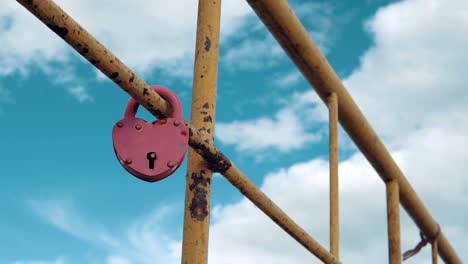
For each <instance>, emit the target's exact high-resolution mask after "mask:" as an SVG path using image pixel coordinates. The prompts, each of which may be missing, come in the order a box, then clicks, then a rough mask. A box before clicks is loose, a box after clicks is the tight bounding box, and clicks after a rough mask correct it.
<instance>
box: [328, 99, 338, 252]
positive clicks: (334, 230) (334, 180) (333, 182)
mask: <svg viewBox="0 0 468 264" xmlns="http://www.w3.org/2000/svg"><path fill="white" fill-rule="evenodd" d="M328 112H329V137H330V142H329V144H330V253H331V254H332V255H334V256H335V257H336V258H337V259H339V247H340V220H339V217H340V216H339V215H340V213H339V211H340V210H339V189H338V188H339V186H338V96H337V95H336V93H332V94H331V95H330V96H329V97H328Z"/></svg>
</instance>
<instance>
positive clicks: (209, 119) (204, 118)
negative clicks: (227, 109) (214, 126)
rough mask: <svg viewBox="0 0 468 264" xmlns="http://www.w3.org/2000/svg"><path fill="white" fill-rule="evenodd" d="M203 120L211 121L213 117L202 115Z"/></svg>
mask: <svg viewBox="0 0 468 264" xmlns="http://www.w3.org/2000/svg"><path fill="white" fill-rule="evenodd" d="M203 122H210V123H213V119H212V118H211V116H210V115H209V116H205V117H203Z"/></svg>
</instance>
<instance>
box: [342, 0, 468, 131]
mask: <svg viewBox="0 0 468 264" xmlns="http://www.w3.org/2000/svg"><path fill="white" fill-rule="evenodd" d="M467 12H468V2H467V1H463V0H461V1H449V2H447V1H435V0H431V1H423V0H411V1H401V2H398V3H395V4H392V5H391V6H389V7H386V8H383V9H380V10H379V11H378V12H377V14H376V15H375V16H374V17H373V18H372V19H371V20H370V21H369V22H368V23H367V28H368V29H369V30H370V31H371V32H372V34H373V35H374V39H375V46H374V47H372V48H371V49H370V50H368V51H367V52H366V53H365V54H364V56H363V57H362V58H361V66H360V67H359V68H357V69H356V70H355V71H354V72H353V73H352V75H351V76H350V77H349V78H347V79H346V80H345V85H346V86H347V87H348V88H349V90H350V92H351V94H352V95H353V97H354V98H355V99H356V101H357V103H358V105H360V106H361V108H362V110H363V112H364V113H365V115H366V116H367V117H368V118H369V119H370V121H371V123H372V124H373V125H374V126H375V127H376V128H377V130H378V132H379V134H382V135H384V136H386V137H389V138H390V137H391V138H396V137H404V136H405V135H407V134H408V133H409V132H412V131H415V130H417V129H422V128H424V127H426V126H432V125H433V124H436V123H441V122H444V120H445V119H447V118H448V119H451V118H452V117H453V116H454V115H463V114H464V113H467V112H468V109H467V107H466V105H467V104H466V102H467V101H468V90H467V89H466V76H467V75H468V70H467V67H465V65H466V63H467V61H468V53H467V52H466V48H465V47H466V46H467V45H468V37H467V35H466V34H465V33H466V32H467V31H468V20H467V18H466V17H467V16H466V14H467Z"/></svg>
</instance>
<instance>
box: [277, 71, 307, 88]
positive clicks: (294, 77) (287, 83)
mask: <svg viewBox="0 0 468 264" xmlns="http://www.w3.org/2000/svg"><path fill="white" fill-rule="evenodd" d="M302 78H303V77H302V73H301V72H300V71H299V70H298V69H294V70H293V71H291V72H289V73H287V74H286V75H284V76H281V77H279V78H277V79H276V80H274V83H275V84H276V85H277V86H279V87H281V88H284V89H290V88H291V86H294V85H296V84H297V83H299V81H300V80H301V79H302Z"/></svg>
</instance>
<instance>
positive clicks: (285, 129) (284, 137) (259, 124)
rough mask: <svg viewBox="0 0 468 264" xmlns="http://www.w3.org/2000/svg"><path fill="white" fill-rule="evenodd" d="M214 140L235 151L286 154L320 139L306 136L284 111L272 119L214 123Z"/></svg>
mask: <svg viewBox="0 0 468 264" xmlns="http://www.w3.org/2000/svg"><path fill="white" fill-rule="evenodd" d="M216 137H217V139H218V140H219V141H220V142H222V143H224V144H228V145H236V148H237V150H239V151H245V150H253V151H256V152H258V151H263V150H266V149H275V150H278V151H281V152H287V151H290V150H294V149H298V148H301V147H303V145H304V144H306V143H310V142H315V141H317V140H319V139H320V135H319V134H316V133H311V132H308V131H307V130H306V128H305V125H304V123H303V122H302V121H301V120H300V119H299V118H298V116H297V115H296V114H295V113H294V112H293V111H292V110H288V109H282V110H280V111H278V113H276V115H275V117H274V118H268V117H261V118H258V119H253V120H246V121H233V122H229V123H222V122H218V123H217V124H216Z"/></svg>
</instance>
